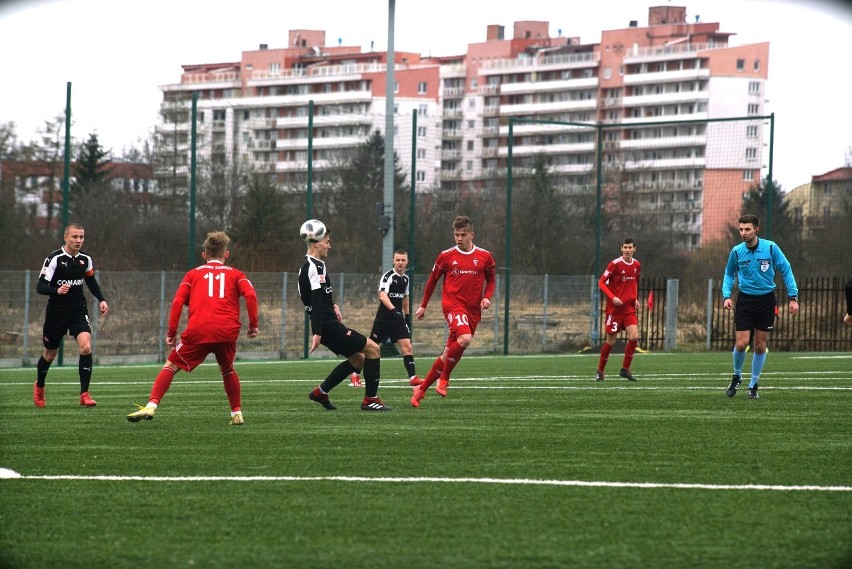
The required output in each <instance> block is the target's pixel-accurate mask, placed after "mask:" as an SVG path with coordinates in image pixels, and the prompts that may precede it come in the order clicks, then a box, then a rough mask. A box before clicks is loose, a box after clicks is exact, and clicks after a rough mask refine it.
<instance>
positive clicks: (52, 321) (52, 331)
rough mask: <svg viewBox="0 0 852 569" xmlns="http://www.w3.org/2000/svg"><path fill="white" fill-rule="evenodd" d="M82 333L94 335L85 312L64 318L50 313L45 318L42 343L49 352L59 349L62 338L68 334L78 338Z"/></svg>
mask: <svg viewBox="0 0 852 569" xmlns="http://www.w3.org/2000/svg"><path fill="white" fill-rule="evenodd" d="M82 332H87V333H89V334H91V333H92V327H91V326H90V325H89V315H88V314H86V313H85V312H77V313H75V314H70V315H69V314H66V315H62V316H57V315H54V314H50V313H48V314H47V316H45V318H44V326H43V327H42V331H41V333H42V342H43V343H44V347H45V348H47V349H48V350H55V349H57V348H59V344H61V343H62V338H63V337H64V336H65V335H66V334H71V335H72V336H74V337H75V338H76V337H77V335H78V334H80V333H82Z"/></svg>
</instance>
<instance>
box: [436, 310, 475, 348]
mask: <svg viewBox="0 0 852 569" xmlns="http://www.w3.org/2000/svg"><path fill="white" fill-rule="evenodd" d="M444 318H445V319H446V320H447V326H448V327H449V328H450V335H449V337H448V338H447V346H449V345H451V344H452V343H453V342H455V341H456V340H457V339H458V337H459V336H462V335H464V334H470V335H471V336H473V335H474V334H475V333H476V325H477V324H479V321H478V320H474V319H473V318H472V317H471V315H470V314H469V313H468V312H465V311H462V310H452V311H450V312H444Z"/></svg>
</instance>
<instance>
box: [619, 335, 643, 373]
mask: <svg viewBox="0 0 852 569" xmlns="http://www.w3.org/2000/svg"><path fill="white" fill-rule="evenodd" d="M638 343H639V341H638V340H627V345H626V346H625V347H624V365H623V366H622V367H624V369H630V364H631V363H633V354H634V353H636V344H638Z"/></svg>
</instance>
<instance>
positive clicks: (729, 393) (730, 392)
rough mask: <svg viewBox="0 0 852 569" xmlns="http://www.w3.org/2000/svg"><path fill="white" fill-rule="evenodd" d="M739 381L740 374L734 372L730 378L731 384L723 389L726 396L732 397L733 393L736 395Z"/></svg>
mask: <svg viewBox="0 0 852 569" xmlns="http://www.w3.org/2000/svg"><path fill="white" fill-rule="evenodd" d="M741 381H742V380H741V379H740V376H738V375H737V374H734V378H733V379H732V380H731V385H729V386H728V389H726V390H725V395H727V396H728V397H733V396H734V395H736V394H737V389H738V388H739V386H740V382H741Z"/></svg>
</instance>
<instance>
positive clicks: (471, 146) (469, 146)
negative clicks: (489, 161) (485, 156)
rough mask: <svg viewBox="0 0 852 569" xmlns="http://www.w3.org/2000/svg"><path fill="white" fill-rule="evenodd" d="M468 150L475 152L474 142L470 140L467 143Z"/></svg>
mask: <svg viewBox="0 0 852 569" xmlns="http://www.w3.org/2000/svg"><path fill="white" fill-rule="evenodd" d="M467 149H468V150H473V141H472V140H468V141H467Z"/></svg>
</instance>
